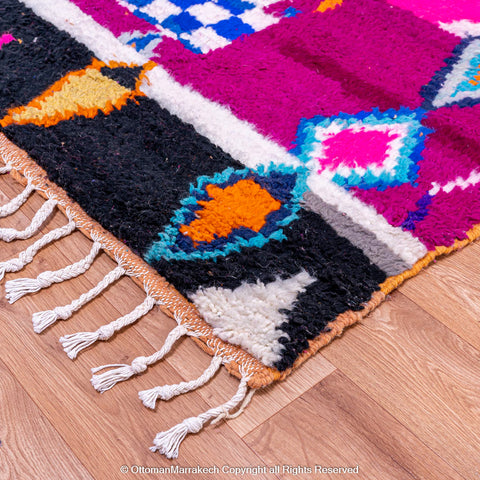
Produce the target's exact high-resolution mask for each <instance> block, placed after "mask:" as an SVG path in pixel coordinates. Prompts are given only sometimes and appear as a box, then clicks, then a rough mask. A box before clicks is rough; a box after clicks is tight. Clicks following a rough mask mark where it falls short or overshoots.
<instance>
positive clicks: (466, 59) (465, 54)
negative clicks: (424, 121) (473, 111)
mask: <svg viewBox="0 0 480 480" xmlns="http://www.w3.org/2000/svg"><path fill="white" fill-rule="evenodd" d="M446 63H447V66H446V67H444V68H442V69H441V70H440V71H439V72H438V73H437V74H436V75H435V76H434V78H433V79H432V81H431V82H430V83H429V84H428V85H427V86H426V87H424V89H423V94H424V96H425V99H426V100H427V102H426V107H427V108H428V107H430V108H439V107H443V106H446V105H453V104H459V105H460V106H462V107H463V106H470V105H474V104H476V103H478V102H480V38H479V37H477V38H467V39H465V40H463V41H462V43H461V44H460V45H458V46H457V48H455V50H454V52H453V57H452V58H449V59H447V60H446Z"/></svg>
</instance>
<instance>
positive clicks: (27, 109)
mask: <svg viewBox="0 0 480 480" xmlns="http://www.w3.org/2000/svg"><path fill="white" fill-rule="evenodd" d="M150 67H151V65H150V64H146V66H145V68H150ZM141 70H142V69H141V68H140V67H136V66H134V67H131V68H129V67H128V66H127V65H121V66H120V65H119V64H116V63H114V62H110V64H109V65H106V64H105V63H104V62H100V61H98V60H96V59H94V60H93V62H92V64H91V65H89V66H88V67H87V68H85V69H82V70H78V71H75V72H70V73H68V74H67V75H66V76H65V77H63V78H61V79H60V80H58V81H57V82H55V83H54V84H53V85H51V86H50V87H49V88H48V89H47V90H46V91H45V92H43V93H42V94H41V95H40V96H38V97H36V98H34V99H33V100H32V101H31V102H29V103H28V104H27V105H23V106H19V107H15V108H12V109H11V110H9V111H8V114H7V115H6V116H5V117H4V118H0V126H2V127H6V126H8V125H11V124H17V125H26V124H34V125H38V126H44V127H50V126H52V125H56V124H57V123H59V122H61V121H63V120H70V119H71V118H73V117H74V116H83V117H86V118H93V117H95V116H96V115H97V114H98V112H103V113H104V114H109V113H110V112H111V111H113V110H114V109H117V110H120V109H121V108H122V106H124V105H125V104H126V103H127V101H128V100H130V99H134V98H135V97H137V96H141V95H143V94H142V93H141V92H140V91H139V90H138V88H139V86H140V80H138V78H136V77H138V75H139V74H140V72H141ZM119 71H122V72H123V74H122V79H123V81H124V83H127V84H129V85H128V86H124V85H122V84H121V83H119V82H118V81H116V80H114V79H112V78H111V76H112V75H114V76H115V75H117V76H118V72H119ZM128 76H129V77H131V78H128ZM127 78H128V80H129V82H126V80H127Z"/></svg>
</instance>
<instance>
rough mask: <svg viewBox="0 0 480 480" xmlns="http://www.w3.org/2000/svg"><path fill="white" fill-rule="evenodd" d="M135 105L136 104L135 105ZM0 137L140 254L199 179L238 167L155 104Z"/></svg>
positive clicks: (13, 129) (131, 104) (16, 129)
mask: <svg viewBox="0 0 480 480" xmlns="http://www.w3.org/2000/svg"><path fill="white" fill-rule="evenodd" d="M136 102H138V104H137V103H136ZM4 133H5V135H6V136H7V137H8V138H9V139H10V140H12V141H13V142H14V143H16V144H17V145H18V146H19V147H21V148H22V149H24V150H25V151H26V152H27V153H28V154H29V155H30V156H31V157H32V158H33V159H34V160H35V161H36V162H37V163H38V164H39V165H40V166H41V167H43V168H44V169H45V170H46V171H47V173H48V177H49V179H50V180H52V181H53V182H55V183H56V184H57V185H59V186H60V187H62V188H64V189H65V190H66V191H67V192H68V194H69V196H70V197H71V198H72V199H73V200H75V201H77V202H78V203H79V204H80V206H81V207H82V208H83V209H84V210H85V211H86V212H87V213H88V214H89V215H90V216H91V217H92V218H93V219H95V220H97V221H98V222H99V223H100V224H101V225H102V226H103V227H104V228H105V229H107V230H108V231H110V232H111V233H113V234H114V235H115V236H116V237H117V238H118V239H120V240H121V241H123V242H124V243H126V244H127V245H128V246H129V247H130V248H132V250H134V251H135V252H137V253H138V254H139V255H140V256H143V254H144V253H145V250H146V248H147V247H148V246H149V245H150V244H151V243H152V242H153V240H154V239H156V237H157V235H158V233H159V232H161V231H162V230H163V228H164V226H165V225H166V224H167V223H168V222H169V220H170V218H171V217H172V215H173V212H174V211H175V210H176V209H178V208H180V201H181V200H182V199H183V198H184V197H186V196H188V193H189V187H190V184H196V181H197V178H198V177H199V176H200V175H213V174H214V173H216V172H221V171H223V170H225V169H226V168H228V167H233V168H236V169H238V168H242V165H241V164H239V163H238V162H236V161H234V160H233V159H232V158H231V157H230V156H229V155H227V154H225V153H224V152H223V151H222V150H221V149H220V148H218V147H216V146H215V145H213V144H212V143H211V142H210V141H209V140H207V139H206V138H205V137H202V136H201V135H199V134H198V133H197V132H196V131H195V129H194V128H193V127H192V126H191V125H188V124H185V123H183V122H182V121H181V120H179V118H178V117H176V116H173V115H171V114H170V113H169V112H168V111H167V110H165V109H162V108H161V107H160V106H159V105H158V104H157V103H156V102H155V101H153V100H150V99H148V98H146V97H139V98H137V99H136V101H133V100H129V101H128V103H127V105H125V106H124V107H122V109H121V110H114V111H112V112H111V113H110V114H109V115H104V114H103V113H101V112H99V113H98V114H97V116H96V117H95V118H85V117H81V116H78V117H75V118H74V119H73V120H69V121H62V122H60V123H58V124H57V125H53V126H51V127H48V128H43V127H38V126H36V125H11V126H8V127H6V128H5V129H4Z"/></svg>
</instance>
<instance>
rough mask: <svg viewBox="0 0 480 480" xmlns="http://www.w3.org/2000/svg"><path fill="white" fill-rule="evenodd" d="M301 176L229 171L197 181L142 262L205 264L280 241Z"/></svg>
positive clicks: (286, 172)
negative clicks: (165, 261) (220, 257)
mask: <svg viewBox="0 0 480 480" xmlns="http://www.w3.org/2000/svg"><path fill="white" fill-rule="evenodd" d="M304 172H305V171H304V170H303V169H301V170H299V171H296V170H294V169H293V168H290V167H281V169H280V170H279V169H278V167H275V169H270V171H269V169H267V170H265V169H264V168H263V167H260V168H259V169H258V171H257V172H253V171H251V170H250V169H247V168H245V169H242V170H235V169H233V168H231V167H230V168H228V169H226V170H225V171H224V172H222V173H220V174H217V175H214V176H213V177H207V176H202V177H200V178H199V179H198V182H197V186H193V185H191V186H190V196H189V197H187V198H185V199H184V200H182V202H181V204H182V207H181V208H180V209H178V210H177V211H176V212H175V213H174V216H173V217H172V219H171V222H170V225H168V226H166V227H165V229H164V231H163V232H162V233H160V234H159V240H157V241H156V242H154V243H153V245H152V246H151V248H150V250H149V251H148V252H147V254H146V256H145V259H146V261H147V262H148V263H152V262H154V261H156V260H159V259H160V258H163V259H165V260H192V261H193V260H207V259H215V258H217V257H219V256H223V257H224V256H226V255H228V254H229V253H232V252H239V251H240V250H241V249H243V248H246V247H257V248H261V247H263V246H264V245H265V244H266V243H268V242H269V241H270V240H278V241H281V240H283V239H285V238H286V237H285V235H284V233H283V228H284V227H286V226H287V225H288V224H290V223H291V222H292V221H293V220H295V219H296V218H298V217H297V215H296V212H297V211H298V210H299V209H300V204H299V202H300V199H301V197H302V195H303V193H304V192H305V189H306V187H305V180H304V176H305V175H304Z"/></svg>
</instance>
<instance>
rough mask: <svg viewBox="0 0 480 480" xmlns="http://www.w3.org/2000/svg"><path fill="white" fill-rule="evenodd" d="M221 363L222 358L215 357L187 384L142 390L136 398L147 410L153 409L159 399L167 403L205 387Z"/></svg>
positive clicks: (181, 383)
mask: <svg viewBox="0 0 480 480" xmlns="http://www.w3.org/2000/svg"><path fill="white" fill-rule="evenodd" d="M222 363H223V359H222V357H219V356H215V357H213V358H212V361H211V362H210V365H209V366H208V367H207V368H206V369H205V370H204V372H203V373H202V374H201V375H200V376H199V377H198V378H195V379H194V380H190V381H189V382H180V383H177V384H175V385H162V386H158V387H154V388H151V389H149V390H142V391H141V392H138V397H139V398H140V400H141V401H142V403H143V404H144V405H145V406H146V407H147V408H151V409H154V408H155V405H156V403H157V400H159V399H160V400H164V401H167V400H170V399H171V398H173V397H176V396H177V395H182V394H183V393H188V392H191V391H193V390H196V389H197V388H200V387H202V386H203V385H205V384H206V383H207V382H208V381H210V380H211V379H212V378H213V377H214V376H215V374H216V373H217V372H218V370H219V369H220V367H221V366H222Z"/></svg>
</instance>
